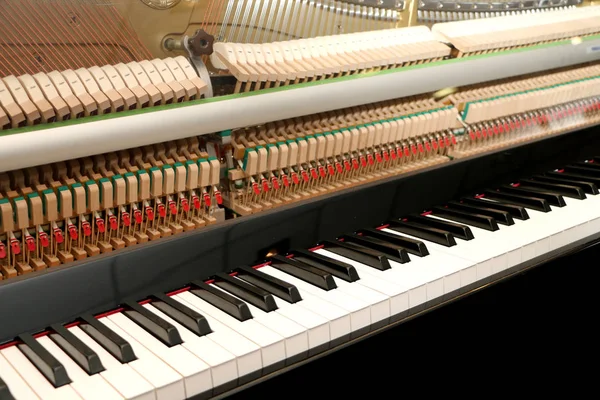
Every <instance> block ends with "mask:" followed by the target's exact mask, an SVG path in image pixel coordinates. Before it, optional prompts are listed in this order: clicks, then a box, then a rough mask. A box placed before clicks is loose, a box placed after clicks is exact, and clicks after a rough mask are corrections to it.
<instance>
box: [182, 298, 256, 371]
mask: <svg viewBox="0 0 600 400" xmlns="http://www.w3.org/2000/svg"><path fill="white" fill-rule="evenodd" d="M171 298H172V299H174V300H176V301H178V302H180V303H182V304H184V305H186V306H187V307H189V308H191V309H192V310H194V311H197V312H199V313H201V312H202V311H201V310H200V309H198V308H197V307H195V306H194V305H193V304H192V303H189V302H187V301H185V299H183V298H180V297H178V295H175V296H172V297H171ZM202 315H204V317H205V318H206V319H207V320H208V324H209V325H210V329H211V330H212V331H213V332H212V333H211V334H209V335H207V336H208V337H209V338H210V339H211V340H212V341H214V342H215V343H217V344H218V345H220V346H221V347H223V348H225V349H227V350H228V351H230V352H231V353H232V354H233V355H234V356H235V357H236V364H237V368H238V377H239V378H242V377H244V376H246V375H249V374H252V373H255V372H257V371H258V372H259V373H260V371H261V370H262V368H263V363H262V353H261V348H260V346H258V345H257V344H256V343H254V342H252V341H251V340H249V339H248V338H246V337H245V336H243V335H242V334H240V333H239V332H236V331H235V330H233V329H231V328H230V327H228V326H227V325H225V324H223V323H221V322H220V321H219V320H217V319H216V318H214V317H212V316H211V315H208V314H206V313H203V314H202Z"/></svg>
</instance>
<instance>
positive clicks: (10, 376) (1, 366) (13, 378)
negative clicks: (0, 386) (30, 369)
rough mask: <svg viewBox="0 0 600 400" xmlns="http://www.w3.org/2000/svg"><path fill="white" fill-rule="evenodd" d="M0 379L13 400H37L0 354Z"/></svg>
mask: <svg viewBox="0 0 600 400" xmlns="http://www.w3.org/2000/svg"><path fill="white" fill-rule="evenodd" d="M0 378H2V380H3V381H4V383H6V385H7V386H8V390H10V393H11V394H12V396H13V397H14V398H15V400H37V399H39V397H38V396H36V394H35V392H34V391H33V390H32V389H31V388H30V387H29V385H28V384H27V382H25V380H24V379H23V377H21V375H19V373H18V372H17V371H16V370H15V369H14V368H13V367H12V365H10V363H9V362H8V360H6V358H4V356H3V355H2V354H0Z"/></svg>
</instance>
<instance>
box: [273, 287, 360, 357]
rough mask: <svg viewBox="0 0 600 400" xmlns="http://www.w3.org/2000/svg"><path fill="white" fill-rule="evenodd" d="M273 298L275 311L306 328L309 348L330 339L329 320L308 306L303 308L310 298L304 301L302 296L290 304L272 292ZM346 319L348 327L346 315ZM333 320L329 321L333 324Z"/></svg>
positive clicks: (325, 342)
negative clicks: (275, 306) (299, 299)
mask: <svg viewBox="0 0 600 400" xmlns="http://www.w3.org/2000/svg"><path fill="white" fill-rule="evenodd" d="M273 299H274V300H275V304H276V305H277V310H276V311H275V312H276V313H278V314H281V315H283V316H284V317H287V318H289V319H290V320H292V321H294V322H296V323H297V324H299V325H301V326H303V327H304V328H305V329H306V331H307V333H308V347H309V349H315V348H317V347H319V346H323V345H326V344H327V343H329V341H330V340H331V335H330V329H332V328H330V320H328V319H327V318H325V317H323V316H321V315H320V314H317V313H316V312H313V311H311V310H310V307H308V308H304V307H303V306H305V305H307V304H309V302H310V300H308V302H307V301H305V300H306V299H304V298H302V300H301V301H299V302H296V303H294V304H291V303H288V302H287V301H285V300H283V299H281V298H279V297H277V296H276V295H275V294H273ZM347 320H348V323H347V325H348V329H349V328H350V318H349V317H348V318H347ZM334 322H335V320H334V321H333V322H331V323H332V324H333V323H334ZM348 333H350V332H349V331H348V332H346V334H348ZM339 336H343V335H339Z"/></svg>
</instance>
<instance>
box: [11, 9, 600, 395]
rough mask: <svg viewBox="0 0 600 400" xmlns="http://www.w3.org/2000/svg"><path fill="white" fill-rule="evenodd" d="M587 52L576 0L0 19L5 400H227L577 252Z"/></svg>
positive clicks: (587, 190)
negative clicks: (219, 399)
mask: <svg viewBox="0 0 600 400" xmlns="http://www.w3.org/2000/svg"><path fill="white" fill-rule="evenodd" d="M599 61H600V7H597V6H594V5H591V4H589V2H584V1H581V0H573V1H572V0H560V1H550V2H547V1H543V2H537V1H524V2H512V1H498V2H491V3H488V2H485V3H484V2H467V1H465V2H462V1H461V2H454V1H452V2H449V1H437V0H431V1H430V0H422V1H411V0H407V1H400V0H360V1H354V0H347V1H342V0H340V1H334V0H316V1H315V0H288V1H283V0H274V1H261V0H160V1H159V0H122V1H112V0H53V1H50V0H35V1H34V0H6V1H2V2H0V399H2V400H5V399H27V400H29V399H37V398H39V399H49V398H60V399H71V398H72V399H86V400H87V399H96V398H101V399H113V398H115V399H134V398H135V399H169V400H173V399H187V398H212V397H224V396H227V395H229V394H231V393H234V392H236V391H240V390H243V389H244V388H245V387H248V386H251V385H253V384H256V383H257V382H260V381H262V380H265V379H267V378H268V377H270V376H272V375H274V374H277V373H281V372H283V371H286V370H289V369H291V368H294V367H295V366H298V365H302V364H303V363H306V362H309V361H310V360H312V359H315V358H316V357H321V356H323V355H326V354H328V353H329V352H332V351H334V350H336V349H337V348H339V347H342V346H346V345H348V344H351V343H353V342H354V341H357V340H360V339H361V338H364V337H368V336H369V335H374V334H376V333H377V332H379V331H381V330H383V329H387V328H389V327H391V326H394V325H397V324H399V323H401V322H403V321H405V320H408V319H410V318H413V317H415V316H417V315H419V314H421V313H423V312H425V311H428V310H430V309H433V308H436V307H439V306H440V305H443V304H445V303H446V302H448V301H451V300H454V299H456V298H460V297H461V296H464V295H467V294H469V293H471V292H472V291H474V290H478V288H480V287H482V286H484V285H487V284H490V283H493V282H496V281H501V280H503V279H505V278H506V277H508V276H511V275H512V274H515V273H518V272H519V271H522V270H524V269H527V268H530V267H532V266H534V265H537V264H539V263H541V262H543V261H544V260H545V259H548V258H550V257H554V256H556V255H557V254H561V252H564V251H566V250H568V249H572V248H574V247H575V246H580V245H582V244H585V243H590V242H592V241H593V240H596V239H597V238H598V236H599V232H600V229H599V228H600V212H599V211H598V210H600V208H599V207H598V206H597V205H596V204H595V203H596V202H598V201H599V200H598V199H600V195H598V186H599V185H600V168H599V167H598V165H599V164H600V159H599V158H598V157H597V154H600V152H597V153H596V149H597V148H598V150H600V148H599V147H600V146H598V144H599V143H598V139H596V138H595V136H594V135H593V131H594V127H596V126H597V124H598V122H599V121H600V63H599ZM583 144H585V146H584V145H583ZM557 149H560V150H557ZM581 149H584V150H585V151H586V152H585V153H580V152H579V150H581ZM517 168H520V169H518V171H521V172H522V175H519V176H518V177H516V178H517V179H518V180H514V179H515V176H514V172H515V171H517ZM510 174H513V175H510ZM509 176H510V178H509ZM507 179H510V180H507ZM434 180H435V181H436V182H439V184H437V186H436V189H435V190H434V188H433V186H432V185H431V182H432V181H434ZM596 225H598V226H596ZM540 227H543V228H540ZM67 287H68V288H69V289H66V288H67ZM42 304H43V306H42Z"/></svg>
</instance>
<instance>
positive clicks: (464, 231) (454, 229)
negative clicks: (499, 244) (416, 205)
mask: <svg viewBox="0 0 600 400" xmlns="http://www.w3.org/2000/svg"><path fill="white" fill-rule="evenodd" d="M403 219H406V220H407V221H409V222H416V223H417V224H421V225H425V226H428V227H430V228H434V229H439V230H442V231H446V232H449V233H451V234H452V236H454V237H457V238H460V239H462V240H472V239H474V236H473V232H471V228H469V227H468V226H467V225H463V224H457V223H456V222H449V221H440V220H439V219H435V218H428V217H426V216H423V215H419V214H410V215H408V216H406V217H404V218H403Z"/></svg>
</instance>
